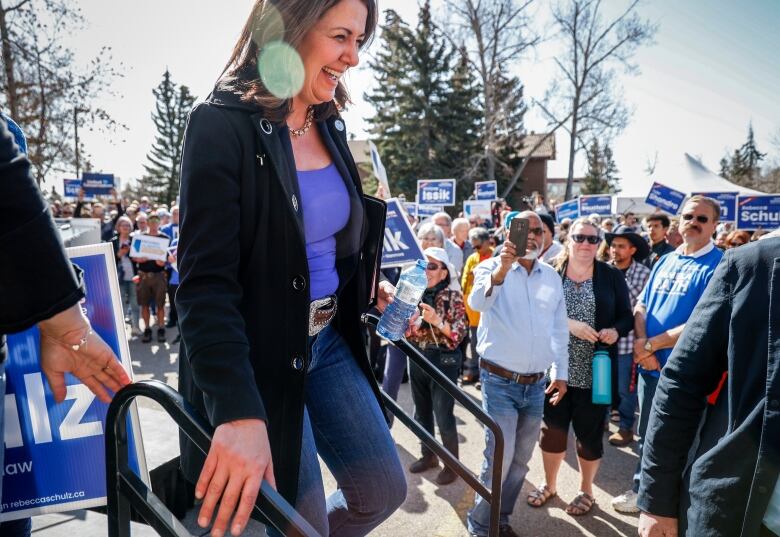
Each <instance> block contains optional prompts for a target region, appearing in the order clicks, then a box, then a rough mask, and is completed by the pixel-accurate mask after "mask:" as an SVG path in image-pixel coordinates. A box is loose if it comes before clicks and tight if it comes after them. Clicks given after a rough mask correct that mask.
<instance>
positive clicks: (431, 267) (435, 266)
mask: <svg viewBox="0 0 780 537" xmlns="http://www.w3.org/2000/svg"><path fill="white" fill-rule="evenodd" d="M425 268H426V269H428V270H441V269H443V268H445V267H444V265H439V264H438V263H434V262H430V263H428V264H427V265H426V266H425Z"/></svg>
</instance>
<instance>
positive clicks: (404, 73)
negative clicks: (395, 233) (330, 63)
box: [366, 0, 454, 199]
mask: <svg viewBox="0 0 780 537" xmlns="http://www.w3.org/2000/svg"><path fill="white" fill-rule="evenodd" d="M382 41H383V43H382V45H381V48H380V52H379V53H378V54H377V57H376V60H375V61H373V62H372V63H371V64H370V65H371V67H372V68H373V69H374V71H375V72H376V74H377V78H378V87H377V88H376V89H375V90H374V91H373V92H371V93H370V94H367V95H366V100H367V101H368V102H370V103H371V104H373V105H374V108H375V109H376V111H377V112H376V115H375V116H374V117H373V118H371V119H370V120H369V123H370V124H371V127H370V129H369V132H370V133H371V134H372V136H373V137H374V138H375V139H376V144H377V148H378V149H379V151H380V153H381V154H382V160H383V162H384V163H385V167H386V168H387V172H388V179H389V181H390V182H391V184H390V188H391V191H392V193H393V194H397V193H400V192H403V193H404V194H405V195H406V197H407V199H414V195H415V193H416V189H417V180H418V179H425V178H447V177H451V174H452V172H453V170H452V169H451V168H450V167H448V166H447V156H448V153H449V151H448V148H447V141H446V133H447V132H448V127H447V124H446V120H445V118H446V116H447V112H446V109H447V97H448V94H449V89H448V84H449V80H450V64H451V60H452V57H453V52H454V51H453V50H452V49H451V48H450V47H449V46H448V45H447V43H446V41H445V39H444V37H443V36H442V34H441V30H440V29H439V28H438V27H437V26H436V25H435V24H434V23H433V21H432V19H431V12H430V1H429V0H428V1H426V2H425V3H424V4H423V5H422V6H421V7H420V14H419V22H418V24H417V27H416V28H415V30H414V31H412V30H410V29H409V27H408V26H407V25H406V23H404V22H403V21H402V20H401V18H400V17H399V16H398V14H397V13H395V12H394V11H392V10H388V11H387V12H386V15H385V25H384V27H383V32H382Z"/></svg>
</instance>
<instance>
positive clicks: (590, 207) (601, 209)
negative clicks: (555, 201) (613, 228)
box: [580, 194, 612, 216]
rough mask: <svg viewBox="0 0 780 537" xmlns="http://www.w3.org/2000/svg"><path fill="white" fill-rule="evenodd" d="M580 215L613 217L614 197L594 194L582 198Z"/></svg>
mask: <svg viewBox="0 0 780 537" xmlns="http://www.w3.org/2000/svg"><path fill="white" fill-rule="evenodd" d="M580 214H581V215H582V216H588V215H589V214H598V215H600V216H611V215H612V196H607V195H602V194H592V195H587V196H580Z"/></svg>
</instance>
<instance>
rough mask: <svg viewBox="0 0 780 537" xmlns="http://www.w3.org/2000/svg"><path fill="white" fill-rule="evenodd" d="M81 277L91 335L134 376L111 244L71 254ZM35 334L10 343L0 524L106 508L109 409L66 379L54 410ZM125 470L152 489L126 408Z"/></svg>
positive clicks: (134, 415)
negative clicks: (127, 456) (64, 392)
mask: <svg viewBox="0 0 780 537" xmlns="http://www.w3.org/2000/svg"><path fill="white" fill-rule="evenodd" d="M68 255H69V256H70V259H71V261H72V262H73V263H74V264H76V265H78V266H79V267H80V268H81V269H82V271H83V273H84V287H85V291H86V299H85V300H84V301H83V302H82V304H81V306H82V307H83V308H84V309H85V310H86V312H87V317H88V318H89V320H90V322H91V323H92V329H93V330H94V331H95V332H97V333H98V334H99V335H100V337H101V338H103V340H104V341H105V342H106V343H107V344H108V345H109V347H111V349H112V350H113V351H114V353H115V354H116V355H117V356H119V357H120V361H121V362H122V365H123V366H124V368H125V370H126V371H127V372H128V374H130V375H131V376H132V365H131V362H130V353H129V350H128V346H127V337H126V335H125V323H124V314H123V312H122V302H121V299H120V296H119V282H118V280H117V275H116V266H115V264H114V252H113V249H112V247H111V244H108V243H103V244H95V245H90V246H80V247H76V248H68ZM39 349H40V336H39V332H38V329H37V328H31V329H29V330H27V331H24V332H20V333H17V334H12V335H10V336H8V361H7V362H6V381H7V385H6V395H5V420H4V421H5V424H4V425H5V430H4V433H5V462H4V466H5V467H4V468H3V470H4V475H3V488H2V513H0V520H14V519H18V518H26V517H29V516H34V515H40V514H44V513H58V512H63V511H72V510H74V509H86V508H89V507H96V506H99V505H105V503H106V465H105V449H106V448H105V438H104V431H105V428H106V412H107V410H108V405H107V404H105V403H102V402H100V401H99V400H98V399H97V398H96V397H95V396H94V394H93V393H92V392H91V391H89V389H87V387H86V386H85V385H84V384H82V383H81V382H80V381H79V380H78V379H76V378H75V377H73V376H71V375H66V384H67V395H66V396H65V401H63V402H62V403H56V402H55V401H54V396H53V395H52V392H51V389H50V388H49V385H48V382H47V381H46V379H45V377H44V375H43V373H42V372H41V369H40V365H39V363H40V359H39V358H40V357H39ZM128 420H129V424H130V427H129V428H128V430H129V433H130V434H131V435H132V436H131V438H130V446H131V452H130V464H131V467H132V468H133V469H134V470H135V471H136V472H137V473H138V474H139V475H140V476H141V478H142V479H143V480H144V481H145V482H147V483H148V482H149V478H148V474H147V468H146V461H145V459H144V451H143V446H142V443H141V436H140V427H139V422H138V414H137V411H136V409H135V406H133V407H132V408H131V411H130V414H129V417H128Z"/></svg>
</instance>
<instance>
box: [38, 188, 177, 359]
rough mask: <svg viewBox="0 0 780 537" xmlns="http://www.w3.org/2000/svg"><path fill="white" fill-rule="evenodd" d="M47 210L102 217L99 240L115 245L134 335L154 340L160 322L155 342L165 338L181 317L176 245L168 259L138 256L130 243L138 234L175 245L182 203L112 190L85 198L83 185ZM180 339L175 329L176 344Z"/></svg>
mask: <svg viewBox="0 0 780 537" xmlns="http://www.w3.org/2000/svg"><path fill="white" fill-rule="evenodd" d="M49 210H50V211H51V214H52V216H54V217H55V218H92V219H97V220H98V221H99V225H100V240H101V241H102V242H110V243H111V244H112V246H113V248H114V255H115V257H116V267H117V276H118V278H119V289H120V294H121V300H122V306H123V308H124V312H125V322H126V323H127V324H128V325H129V328H130V337H131V338H138V337H140V338H141V342H143V343H149V342H151V341H152V339H153V337H152V336H153V332H152V327H153V326H156V328H157V336H156V340H157V342H158V343H164V342H166V341H167V336H166V331H165V330H166V328H172V327H175V326H176V323H177V320H178V316H177V313H176V302H175V300H174V297H175V295H176V289H177V287H178V285H179V273H178V271H177V268H176V249H175V248H172V249H171V250H170V252H169V254H168V259H167V260H165V261H161V260H152V259H147V258H144V257H139V256H135V255H133V254H132V253H131V247H132V243H133V239H134V238H135V237H136V236H140V235H146V236H151V237H158V238H163V239H166V240H168V241H169V246H175V245H176V243H177V242H178V237H179V208H178V207H177V206H176V205H175V204H173V205H171V206H170V208H169V206H168V205H166V204H165V203H155V202H151V201H150V200H149V197H148V196H142V197H141V198H140V200H128V199H122V198H121V197H120V196H119V195H118V194H117V192H116V190H114V189H111V190H110V192H109V194H108V196H105V197H96V198H94V199H91V200H87V199H86V196H85V192H84V190H83V189H80V190H79V195H78V198H77V200H76V202H75V204H72V203H71V202H70V201H65V202H63V201H61V200H59V199H57V200H53V201H52V202H51V203H50V204H49ZM166 306H167V308H166ZM153 317H154V320H155V322H154V324H153V323H152V318H153ZM141 321H143V324H141ZM142 327H143V330H142ZM179 341H180V336H179V334H177V335H176V337H175V338H174V340H173V343H174V344H175V343H179Z"/></svg>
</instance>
